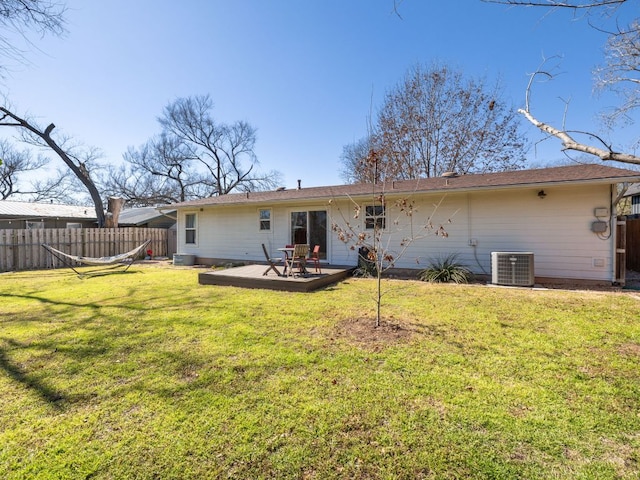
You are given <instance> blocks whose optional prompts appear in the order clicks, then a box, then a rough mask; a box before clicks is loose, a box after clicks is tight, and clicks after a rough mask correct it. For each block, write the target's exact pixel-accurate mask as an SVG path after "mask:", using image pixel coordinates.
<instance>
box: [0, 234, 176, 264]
mask: <svg viewBox="0 0 640 480" xmlns="http://www.w3.org/2000/svg"><path fill="white" fill-rule="evenodd" d="M146 240H151V244H150V245H149V246H148V247H147V249H150V250H152V252H153V256H154V257H155V256H167V230H165V229H163V228H39V229H33V230H11V229H7V230H2V229H0V272H9V271H16V270H37V269H41V268H59V267H62V266H64V264H63V263H62V262H61V261H60V260H58V259H57V258H55V257H54V256H53V255H51V254H50V253H49V252H47V251H46V250H45V249H44V248H42V244H43V243H46V244H47V245H51V246H52V247H53V248H56V249H58V250H61V251H63V252H65V253H68V254H69V255H78V256H83V257H110V256H113V255H118V254H120V253H125V252H128V251H130V250H133V249H134V248H136V247H137V246H138V245H140V244H142V243H144V242H145V241H146Z"/></svg>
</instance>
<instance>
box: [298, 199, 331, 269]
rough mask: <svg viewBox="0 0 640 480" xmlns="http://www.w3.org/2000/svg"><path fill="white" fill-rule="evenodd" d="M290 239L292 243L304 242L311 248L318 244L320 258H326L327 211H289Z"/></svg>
mask: <svg viewBox="0 0 640 480" xmlns="http://www.w3.org/2000/svg"><path fill="white" fill-rule="evenodd" d="M290 239H291V243H292V244H296V243H306V244H308V245H309V247H310V248H311V249H312V250H313V247H315V246H316V245H320V258H327V211H326V210H304V211H297V212H291V233H290Z"/></svg>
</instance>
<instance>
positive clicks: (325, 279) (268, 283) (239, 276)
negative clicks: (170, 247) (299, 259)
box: [198, 265, 355, 292]
mask: <svg viewBox="0 0 640 480" xmlns="http://www.w3.org/2000/svg"><path fill="white" fill-rule="evenodd" d="M267 268H268V266H267V265H245V266H243V267H234V268H227V269H224V270H214V271H210V272H203V273H200V274H199V275H198V283H199V284H200V285H227V286H234V287H243V288H266V289H269V290H282V291H287V292H311V291H313V290H317V289H319V288H322V287H325V286H327V285H331V284H332V283H337V282H339V281H341V280H343V279H344V278H346V277H348V276H350V275H351V272H352V271H353V269H354V268H355V267H331V268H330V267H324V266H323V267H322V273H314V272H313V267H311V269H310V272H309V274H307V275H304V276H301V275H295V276H291V277H279V276H278V275H276V273H275V272H274V271H273V270H271V271H270V272H269V273H268V274H267V275H263V273H264V271H265V270H266V269H267ZM280 272H281V273H282V268H280Z"/></svg>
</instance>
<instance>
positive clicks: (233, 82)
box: [4, 0, 637, 188]
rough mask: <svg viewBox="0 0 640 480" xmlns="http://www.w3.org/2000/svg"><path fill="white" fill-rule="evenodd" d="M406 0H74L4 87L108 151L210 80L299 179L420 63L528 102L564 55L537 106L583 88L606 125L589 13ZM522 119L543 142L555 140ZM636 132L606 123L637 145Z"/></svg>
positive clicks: (323, 165) (227, 116)
mask: <svg viewBox="0 0 640 480" xmlns="http://www.w3.org/2000/svg"><path fill="white" fill-rule="evenodd" d="M396 2H397V3H398V5H399V6H398V11H399V13H400V15H401V16H402V18H399V17H398V16H397V15H395V14H394V13H393V5H394V2H393V0H322V1H320V0H317V1H311V0H296V1H294V0H225V1H222V0H185V1H181V2H176V1H169V0H154V1H151V0H110V1H109V2H95V1H91V2H86V1H81V0H68V1H67V5H68V7H69V11H68V33H67V34H66V35H65V36H64V37H63V38H55V37H45V38H43V39H39V38H37V39H35V40H34V42H35V44H36V45H37V46H38V48H39V49H40V52H32V53H30V54H29V57H28V58H29V60H30V63H29V64H27V65H14V66H13V68H12V70H11V73H10V75H9V76H8V77H7V78H6V79H5V80H4V90H5V91H8V96H9V99H10V101H11V103H12V105H13V106H14V108H15V110H16V111H17V112H20V113H25V112H28V114H30V115H33V116H35V117H37V118H38V119H40V120H41V122H42V123H43V124H48V123H50V122H54V123H55V124H56V125H57V128H58V129H59V130H60V131H64V133H66V134H68V135H71V136H73V137H74V138H76V139H77V140H79V141H81V142H83V143H84V144H86V145H90V146H95V147H98V148H100V149H101V150H102V151H103V152H104V155H105V158H104V159H103V162H109V163H119V162H121V161H122V154H123V152H124V151H125V150H126V149H127V147H129V146H139V145H141V144H142V143H144V142H145V141H146V140H147V139H149V138H150V137H151V136H152V135H154V134H156V133H158V132H159V126H158V123H157V120H156V119H157V117H158V115H160V113H161V111H162V108H163V107H164V106H165V105H166V104H167V103H168V102H170V101H172V100H174V99H175V98H177V97H181V96H189V95H199V94H209V95H210V96H211V98H212V99H213V102H214V104H215V109H214V111H213V115H214V117H215V118H216V119H217V120H218V121H220V122H226V123H231V122H234V121H236V120H246V121H248V122H249V123H250V124H251V125H253V126H254V127H256V128H257V130H258V141H257V145H256V153H257V155H258V159H259V161H260V164H261V168H262V169H263V170H274V169H275V170H280V171H281V172H282V173H283V178H284V181H283V183H284V186H286V187H288V188H293V187H295V185H296V181H297V179H300V180H301V181H302V184H303V186H317V185H331V184H339V183H342V180H341V179H340V177H339V173H338V172H339V169H340V160H339V158H340V155H341V153H342V148H343V146H344V145H346V144H349V143H352V142H354V141H356V140H358V139H359V138H361V137H363V136H364V135H365V134H366V131H367V117H368V115H369V113H370V111H371V110H373V111H374V112H375V110H376V108H377V107H378V106H380V102H381V100H382V98H383V95H384V93H385V91H386V90H388V89H390V88H392V87H393V86H394V85H395V84H396V83H398V82H399V81H400V80H401V78H402V77H403V75H404V74H405V72H406V71H407V69H408V68H410V67H411V66H413V65H415V64H416V63H425V64H429V63H431V62H434V61H437V62H441V63H445V64H448V65H450V66H453V67H456V68H458V69H460V70H462V71H463V72H464V73H465V74H467V75H470V76H474V77H478V76H484V77H486V78H487V79H488V81H489V82H490V83H491V82H493V81H494V80H495V79H496V78H501V81H502V83H503V85H504V99H505V100H507V101H508V102H509V103H512V104H513V105H514V108H517V107H521V106H523V103H524V93H525V88H526V86H527V82H528V76H527V75H528V73H530V72H532V71H534V70H535V69H536V68H537V67H538V65H539V64H540V62H541V61H542V58H543V56H546V57H552V56H554V55H562V56H563V58H562V61H561V64H560V69H559V71H561V72H562V74H561V75H560V76H558V77H557V78H556V79H555V80H554V81H553V82H550V83H546V84H540V85H537V86H536V88H535V90H534V92H533V108H532V110H533V112H534V114H536V115H537V116H538V117H539V118H540V119H541V120H544V121H548V122H555V123H556V125H558V126H560V124H561V122H562V116H563V114H564V103H563V102H562V101H561V100H560V99H559V98H563V99H571V103H570V106H569V109H568V116H567V124H568V125H569V126H570V128H572V129H574V130H590V131H598V130H599V126H598V122H597V119H596V118H595V115H596V113H597V112H598V111H599V110H600V109H601V107H603V106H606V105H608V104H610V103H611V98H598V97H595V96H594V95H593V92H592V86H593V83H592V70H593V68H594V67H595V66H596V65H598V64H599V63H600V62H601V61H602V50H603V46H604V42H605V39H606V37H605V35H604V34H602V33H599V32H597V31H595V30H594V29H591V28H589V27H588V25H587V23H586V22H585V21H584V20H575V19H573V18H572V15H571V14H570V13H569V12H567V11H557V12H555V13H553V14H551V15H549V14H548V12H547V11H546V10H542V9H535V8H508V7H505V6H501V5H495V4H487V3H483V2H481V1H480V0H431V1H424V0H404V1H402V2H400V1H399V0H396ZM627 10H630V9H629V8H628V9H627ZM622 13H624V11H623V12H622ZM607 102H609V103H607ZM522 121H523V125H525V129H526V131H527V132H528V136H529V138H530V140H532V141H533V142H535V141H537V140H540V139H541V138H542V137H541V135H540V134H538V132H537V131H536V130H535V129H533V127H529V126H528V125H526V122H525V120H524V119H523V120H522ZM635 129H636V131H637V126H636V128H635ZM632 133H633V128H627V129H625V130H623V131H620V132H616V134H615V136H608V137H610V138H611V140H612V141H613V142H614V145H616V146H619V147H620V148H626V147H627V145H626V144H625V142H629V141H630V139H631V136H632ZM559 145H560V144H559V142H558V141H556V140H548V141H546V142H544V143H542V144H540V145H538V146H537V148H535V149H534V148H532V150H531V152H530V155H529V157H530V162H531V165H533V166H539V165H542V164H548V163H550V162H554V161H556V160H557V159H561V158H563V156H562V155H561V154H560V152H559Z"/></svg>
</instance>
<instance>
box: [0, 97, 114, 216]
mask: <svg viewBox="0 0 640 480" xmlns="http://www.w3.org/2000/svg"><path fill="white" fill-rule="evenodd" d="M2 126H4V127H15V128H19V129H21V130H22V132H23V133H24V134H25V135H23V139H24V141H26V142H29V143H32V144H33V145H37V146H40V147H43V146H45V147H48V148H50V149H51V150H53V151H54V152H55V153H56V155H58V157H60V159H61V160H62V161H63V162H64V163H65V164H66V165H67V167H69V169H71V171H72V172H73V173H74V175H75V176H76V177H77V178H78V180H80V182H82V184H83V185H84V187H85V188H86V189H87V191H88V192H89V195H90V196H91V200H92V201H93V204H94V206H95V210H96V218H97V220H98V227H103V226H104V223H105V214H104V207H103V203H102V199H101V196H100V192H98V189H97V187H96V185H95V183H94V182H93V179H92V178H91V176H90V173H89V171H88V169H87V167H86V163H85V162H82V161H81V160H80V159H79V158H78V156H76V155H74V154H73V153H72V152H71V151H68V150H65V149H64V148H63V146H61V144H58V142H56V140H55V139H54V138H53V137H52V136H51V133H52V132H53V129H54V128H55V125H54V124H53V123H51V124H49V126H47V128H46V129H45V130H44V131H43V130H41V129H40V128H39V127H38V126H37V125H36V124H35V123H34V122H31V121H29V120H26V119H24V118H21V117H19V116H18V115H16V114H15V113H13V112H12V111H10V110H9V109H8V108H7V107H4V106H0V127H2ZM93 156H95V152H93V154H91V152H90V156H89V158H91V157H93Z"/></svg>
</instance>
